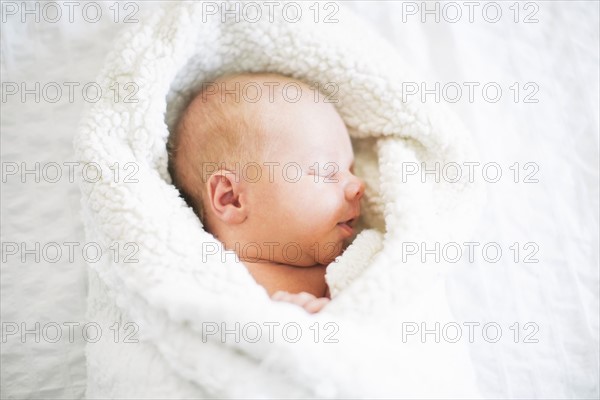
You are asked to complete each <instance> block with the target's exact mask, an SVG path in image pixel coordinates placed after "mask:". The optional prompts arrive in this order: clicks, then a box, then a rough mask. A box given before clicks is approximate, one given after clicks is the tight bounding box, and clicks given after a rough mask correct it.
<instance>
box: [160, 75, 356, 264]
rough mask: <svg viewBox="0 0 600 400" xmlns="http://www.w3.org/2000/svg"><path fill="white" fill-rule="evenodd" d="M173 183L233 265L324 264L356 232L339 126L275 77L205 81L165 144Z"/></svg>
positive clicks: (312, 99) (347, 147)
mask: <svg viewBox="0 0 600 400" xmlns="http://www.w3.org/2000/svg"><path fill="white" fill-rule="evenodd" d="M169 153H170V154H169V169H170V172H171V176H172V177H173V181H174V184H175V185H176V186H177V187H178V188H179V190H180V191H181V193H182V195H183V196H184V197H185V198H186V200H187V201H188V203H189V204H190V206H192V207H193V208H194V210H195V211H196V213H197V214H198V215H199V216H200V218H201V219H202V222H203V223H204V226H205V228H206V229H207V230H208V231H209V232H211V233H212V234H213V235H215V236H216V237H217V238H218V239H219V240H221V242H223V243H224V245H225V248H227V249H229V250H234V251H235V252H236V253H237V254H238V256H239V257H240V259H242V260H248V261H254V262H256V261H268V262H278V263H282V264H288V265H295V266H313V265H315V264H328V263H330V262H331V261H333V259H334V258H335V257H337V256H338V255H339V254H340V253H341V251H342V246H343V243H344V241H345V240H346V239H348V238H349V237H351V236H352V235H353V228H352V226H353V225H354V222H355V221H356V219H357V218H358V216H359V214H360V203H359V202H360V198H361V197H362V195H363V192H364V184H363V182H362V181H361V180H360V179H359V178H357V177H356V176H354V175H353V173H352V167H353V161H354V155H353V151H352V145H351V143H350V137H349V136H348V132H347V130H346V126H345V125H344V122H343V121H342V119H341V118H340V116H339V115H338V113H337V112H336V110H335V108H334V107H333V105H332V104H329V103H327V102H326V98H325V97H324V96H323V95H322V94H321V93H320V92H318V91H317V90H316V89H315V88H311V87H309V86H307V85H305V84H304V83H302V82H299V81H295V80H293V79H290V78H287V77H283V76H280V75H274V74H240V75H232V76H226V77H223V78H221V79H218V80H217V81H215V82H212V83H211V84H210V85H206V86H205V87H204V90H203V91H202V92H201V93H199V94H198V95H197V96H196V97H195V98H194V100H193V101H192V102H191V103H190V105H189V106H188V107H187V109H186V110H185V111H184V113H183V115H182V117H181V120H180V122H179V124H178V126H177V129H176V131H175V132H174V134H173V135H172V136H171V138H170V142H169Z"/></svg>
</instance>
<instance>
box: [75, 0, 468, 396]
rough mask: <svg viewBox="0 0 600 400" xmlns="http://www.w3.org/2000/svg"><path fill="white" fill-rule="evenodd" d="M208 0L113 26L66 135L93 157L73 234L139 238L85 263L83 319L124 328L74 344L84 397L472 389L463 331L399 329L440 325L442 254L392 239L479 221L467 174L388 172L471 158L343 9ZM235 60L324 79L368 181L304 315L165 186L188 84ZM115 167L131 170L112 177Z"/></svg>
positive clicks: (397, 64) (453, 124)
mask: <svg viewBox="0 0 600 400" xmlns="http://www.w3.org/2000/svg"><path fill="white" fill-rule="evenodd" d="M215 4H217V3H214V2H211V3H210V5H206V6H205V4H203V3H202V2H184V3H171V4H168V5H166V6H165V7H164V8H163V9H161V10H159V11H158V12H157V13H156V15H155V16H154V17H153V18H152V19H150V20H148V21H145V22H144V23H143V24H140V25H138V26H136V27H134V28H133V29H132V30H131V31H128V32H127V33H126V34H125V35H123V36H122V37H121V38H120V40H119V41H118V43H117V44H116V46H115V49H114V51H113V52H112V53H111V54H110V55H109V57H108V59H107V62H106V65H105V68H104V69H103V71H102V73H101V76H100V78H99V82H100V84H101V86H102V87H103V89H106V90H103V97H102V98H101V99H100V101H99V102H97V103H95V104H94V105H93V106H92V107H90V109H88V110H87V113H86V116H85V118H84V119H83V122H82V125H81V129H80V132H79V134H78V136H77V138H76V141H75V147H76V151H77V154H78V157H79V159H80V161H82V162H85V163H92V162H93V163H97V164H96V165H99V166H100V167H101V168H102V174H101V177H100V179H98V181H96V182H91V180H84V181H83V183H82V192H83V198H82V206H83V218H84V223H85V227H86V234H87V240H88V241H94V242H97V243H100V244H101V246H102V247H103V248H104V249H109V248H110V247H111V245H113V246H114V244H115V243H116V244H117V246H119V248H120V249H124V245H125V244H127V243H134V246H135V248H137V249H138V251H137V252H136V254H135V256H134V258H133V259H134V260H136V262H134V263H131V262H129V263H128V262H125V259H124V258H125V256H126V255H127V254H128V253H129V252H127V251H122V252H121V254H120V255H119V256H118V257H117V260H115V252H114V251H112V252H111V251H108V250H107V251H104V252H103V256H102V258H101V260H100V261H98V262H95V263H90V267H91V271H90V292H89V300H88V317H89V319H90V320H91V321H95V322H96V323H99V324H100V326H102V330H103V332H105V333H106V332H111V331H110V329H111V328H110V327H111V326H115V325H114V324H115V323H118V325H117V326H119V327H120V328H121V335H120V340H115V337H114V335H112V334H111V335H108V334H104V335H102V337H101V338H100V340H99V341H98V342H97V343H94V344H91V343H90V344H88V348H87V360H88V385H87V396H88V397H90V398H101V397H111V398H117V397H118V398H144V397H152V398H159V397H160V398H162V397H171V398H185V397H195V398H199V397H253V398H256V397H299V396H303V397H328V398H331V397H350V396H352V397H411V398H414V397H422V398H465V397H474V396H477V389H476V387H475V385H474V380H473V377H472V371H471V366H470V362H469V357H468V354H467V353H466V352H465V351H464V348H463V347H462V345H461V343H450V342H449V341H447V340H444V338H442V340H440V342H439V343H436V340H435V338H434V335H433V334H430V335H428V336H426V337H425V339H426V340H424V341H423V340H420V335H418V334H417V335H408V333H409V331H410V330H411V329H413V328H414V326H415V325H414V324H417V325H418V326H419V327H420V324H421V323H426V324H427V325H426V327H427V328H428V329H432V328H433V327H434V323H435V322H439V323H441V324H442V325H444V323H446V322H451V321H453V317H452V315H451V313H450V311H449V308H448V304H447V301H446V298H445V294H444V285H443V274H442V272H443V271H444V267H445V266H444V264H443V263H442V264H425V263H420V262H417V261H416V260H417V258H415V257H412V258H411V260H410V262H403V259H402V243H403V242H408V241H410V242H422V241H426V242H428V243H432V242H433V241H440V242H441V241H447V240H450V239H454V240H461V238H464V237H465V236H464V235H466V234H467V233H468V230H469V226H470V225H471V222H472V221H473V220H474V218H475V217H476V216H477V215H476V214H477V212H476V210H477V209H478V206H479V204H480V194H479V193H480V191H479V189H478V187H476V186H475V185H473V184H469V183H468V182H465V180H464V179H461V180H460V181H458V182H455V183H449V182H446V181H443V180H442V181H441V182H440V183H436V182H435V179H434V177H433V176H431V175H429V176H428V179H427V182H425V183H422V182H420V181H419V180H417V179H409V180H408V181H406V180H404V179H402V174H403V169H402V168H403V165H407V164H403V163H409V162H410V163H412V162H414V163H417V164H418V165H420V163H421V162H425V163H427V165H428V166H429V168H432V166H433V164H432V163H436V162H437V163H441V165H443V163H447V162H457V163H461V162H463V161H473V160H474V157H475V155H474V151H473V148H472V145H471V143H470V141H469V138H468V135H467V134H466V132H465V131H464V128H463V127H462V125H461V124H460V122H459V121H457V119H456V118H455V117H454V116H453V115H451V114H450V113H449V112H448V111H447V110H445V109H442V108H438V107H436V108H430V107H429V106H427V107H426V105H424V104H421V103H419V102H418V99H416V101H403V98H402V86H401V82H402V81H407V80H408V81H409V80H410V78H411V73H410V71H409V70H408V69H407V68H406V66H405V63H404V62H403V60H402V58H401V57H400V56H399V55H398V54H396V53H395V52H394V50H393V49H392V48H391V47H388V46H387V45H386V43H384V41H383V40H382V39H381V38H379V37H378V36H376V35H375V34H374V33H372V32H370V31H369V30H368V28H367V27H366V26H363V25H362V23H361V22H360V21H359V20H358V19H357V18H356V17H355V16H353V15H352V14H351V13H350V12H349V10H347V9H345V8H343V7H341V8H340V10H339V12H338V13H337V15H336V17H337V19H338V20H339V22H338V23H334V24H325V23H315V22H314V20H313V18H312V14H311V10H309V9H308V7H310V5H311V4H309V3H306V4H304V3H300V4H301V5H302V7H303V8H302V15H303V16H304V17H303V18H301V19H300V21H298V22H297V23H290V22H288V21H286V20H285V19H283V18H281V14H277V13H275V20H274V21H273V22H270V21H269V20H268V18H262V19H260V21H258V22H255V23H251V22H248V21H243V20H242V21H240V22H236V21H235V20H234V19H233V18H229V19H227V21H225V22H222V21H221V18H220V14H217V15H216V16H215V15H212V16H209V15H207V13H206V11H207V8H206V7H208V6H210V7H211V10H214V9H213V8H212V7H213V6H214V5H215ZM218 4H221V3H220V2H219V3H218ZM218 4H217V5H218ZM223 4H224V6H225V7H228V8H229V9H232V8H234V7H235V5H234V3H233V2H224V3H223ZM259 4H260V3H259ZM295 4H298V3H295ZM265 9H266V8H265ZM217 11H218V10H217ZM203 19H204V21H203ZM236 71H269V72H276V73H280V74H285V75H289V76H292V77H294V78H297V79H300V80H303V81H306V82H308V83H313V82H319V83H321V84H325V83H328V82H334V83H335V84H336V86H337V87H338V88H339V90H338V91H337V93H335V94H334V98H335V99H337V101H338V102H337V104H336V106H337V109H338V111H339V113H340V115H341V116H342V118H343V119H344V121H345V122H346V124H347V126H348V128H349V131H350V134H351V137H352V139H353V144H354V146H355V154H356V164H357V174H358V175H361V176H362V177H364V178H365V180H366V182H367V191H366V195H365V198H364V203H363V221H362V224H363V226H364V227H365V230H363V232H362V233H361V234H360V235H359V236H358V238H357V239H356V240H355V241H354V243H353V244H352V245H351V246H350V247H349V248H348V249H347V250H346V251H345V252H344V254H342V255H341V256H340V257H339V258H338V260H336V262H335V263H333V264H332V265H330V266H329V267H328V270H327V277H326V278H327V281H328V284H329V286H330V288H331V292H332V296H333V299H332V301H331V303H330V304H329V305H328V306H327V307H326V308H325V309H324V310H323V311H322V312H320V313H318V314H317V315H309V314H307V313H305V312H304V311H303V310H302V309H300V308H299V307H297V306H294V305H291V304H285V303H276V302H272V301H271V300H270V299H269V298H268V296H267V294H266V292H265V291H264V289H262V288H261V287H260V286H258V285H257V284H256V283H255V282H254V281H253V279H252V278H251V276H250V275H249V274H248V272H247V271H246V269H245V267H244V266H243V265H242V264H241V263H239V262H238V261H237V260H235V258H234V257H233V256H232V255H231V254H228V253H227V252H223V251H219V252H214V251H210V252H207V251H206V250H207V249H208V248H210V249H211V250H213V249H215V248H220V246H221V245H220V243H219V242H218V241H216V240H215V239H214V238H213V237H212V236H211V235H209V234H208V233H206V232H205V231H204V230H203V229H202V225H201V224H200V222H199V221H198V219H197V218H196V216H195V215H194V213H193V211H192V210H191V209H190V208H188V207H187V206H186V204H185V202H184V201H183V200H182V199H181V198H180V197H179V194H178V192H177V190H176V189H175V188H174V187H173V186H172V185H171V184H170V177H169V175H168V173H167V153H166V149H165V143H166V140H167V137H168V135H169V128H170V127H173V125H174V123H175V121H176V120H177V118H178V115H179V113H180V112H181V110H182V109H183V107H184V106H185V104H186V103H187V101H189V99H190V98H191V96H192V95H193V94H194V93H196V92H197V91H198V90H199V88H200V86H201V83H202V82H204V81H209V80H211V79H213V78H215V77H217V76H219V75H221V74H224V73H230V72H236ZM115 82H120V83H125V82H134V83H135V84H136V85H137V87H139V91H138V92H137V94H136V95H135V98H136V99H137V100H138V101H137V102H131V103H128V102H123V101H119V102H115V100H114V91H111V90H110V87H111V85H113V84H114V83H115ZM116 163H118V165H119V167H117V168H116V167H115V165H116ZM128 163H135V165H136V166H137V167H136V170H135V174H134V176H133V179H136V180H137V182H136V183H132V182H131V180H130V179H129V180H127V179H124V177H125V176H127V174H128V173H131V171H132V167H131V165H132V164H128ZM116 169H120V171H119V172H120V179H116V178H115V170H116ZM214 253H216V254H214ZM404 261H405V260H404ZM127 322H132V323H134V324H136V326H137V327H139V330H138V332H137V338H139V342H138V343H125V342H124V340H123V339H122V338H123V335H125V334H127V332H128V330H127V329H124V326H125V323H127ZM407 323H409V324H407ZM286 324H287V325H286ZM315 324H317V325H315ZM284 328H285V329H284ZM257 332H260V333H261V334H262V335H260V337H257V336H258V335H257ZM297 333H301V335H297ZM317 333H318V337H317ZM419 333H421V332H419ZM236 335H237V336H236ZM297 336H298V337H297ZM296 339H297V340H296ZM423 342H424V343H423Z"/></svg>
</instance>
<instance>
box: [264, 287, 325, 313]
mask: <svg viewBox="0 0 600 400" xmlns="http://www.w3.org/2000/svg"><path fill="white" fill-rule="evenodd" d="M271 300H275V301H287V302H289V303H293V304H296V305H299V306H300V307H302V308H304V309H305V310H306V311H308V312H309V313H311V314H314V313H316V312H319V311H321V309H322V308H323V307H325V305H326V304H327V303H329V299H328V298H327V297H319V298H317V297H315V296H313V295H312V294H310V293H306V292H300V293H288V292H284V291H282V290H279V291H277V292H275V293H273V296H271Z"/></svg>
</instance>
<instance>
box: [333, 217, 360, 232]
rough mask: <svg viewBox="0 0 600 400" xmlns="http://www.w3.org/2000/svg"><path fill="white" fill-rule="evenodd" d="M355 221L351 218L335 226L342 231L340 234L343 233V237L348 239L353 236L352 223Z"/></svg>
mask: <svg viewBox="0 0 600 400" xmlns="http://www.w3.org/2000/svg"><path fill="white" fill-rule="evenodd" d="M355 221H356V218H351V219H349V220H347V221H342V222H339V223H338V224H337V226H339V227H340V228H341V229H342V232H344V234H345V236H347V237H350V236H352V235H353V234H354V222H355Z"/></svg>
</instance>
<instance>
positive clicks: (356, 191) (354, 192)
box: [345, 176, 365, 201]
mask: <svg viewBox="0 0 600 400" xmlns="http://www.w3.org/2000/svg"><path fill="white" fill-rule="evenodd" d="M345 192H346V199H347V200H348V201H352V200H360V198H361V197H362V196H363V194H364V193H365V183H364V182H363V180H362V179H360V178H358V177H356V176H352V180H351V181H350V182H349V183H348V185H346V190H345Z"/></svg>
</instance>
